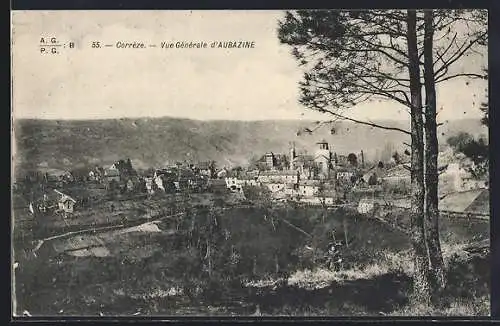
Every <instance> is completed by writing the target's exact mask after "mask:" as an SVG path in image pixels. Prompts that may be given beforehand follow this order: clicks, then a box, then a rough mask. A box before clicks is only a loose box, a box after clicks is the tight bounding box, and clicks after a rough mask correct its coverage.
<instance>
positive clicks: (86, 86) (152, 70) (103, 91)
mask: <svg viewBox="0 0 500 326" xmlns="http://www.w3.org/2000/svg"><path fill="white" fill-rule="evenodd" d="M12 15H13V17H12V24H13V27H12V33H13V37H12V39H13V41H12V42H13V54H12V55H13V69H12V72H13V107H14V108H13V109H14V117H16V118H44V119H105V118H121V117H159V116H172V117H183V118H191V119H201V120H212V119H228V120H266V119H320V118H321V117H324V116H323V115H320V114H316V113H313V112H312V111H310V110H307V109H305V108H303V107H302V106H301V105H300V104H298V98H299V91H298V82H299V81H300V80H301V79H302V72H301V70H300V69H299V67H298V65H297V62H296V61H295V59H294V58H293V57H292V56H291V54H290V48H289V47H288V46H286V45H280V44H279V41H278V39H277V20H278V19H280V18H281V17H282V15H283V12H282V11H229V10H226V11H31V12H30V11H16V12H13V14H12ZM52 36H55V37H57V38H58V39H59V41H60V42H62V43H65V42H70V41H73V42H75V44H76V46H75V48H74V49H68V48H60V51H61V53H60V54H57V55H48V54H45V55H42V54H40V46H39V42H40V38H41V37H52ZM240 40H241V41H254V42H255V48H254V49H232V50H227V49H210V48H208V49H161V48H160V47H159V44H160V42H162V41H167V42H169V41H174V42H175V41H205V42H207V43H208V42H211V41H240ZM92 41H100V42H101V43H102V44H113V45H114V44H115V43H116V42H117V41H123V42H133V41H141V42H144V43H146V44H153V43H154V44H158V47H157V48H146V49H117V48H116V47H110V48H103V49H93V48H92V47H91V43H92ZM486 60H487V58H486V56H485V57H484V58H483V59H482V60H479V59H478V58H477V57H476V58H472V57H471V58H468V59H467V61H464V62H463V65H464V66H471V67H473V66H479V65H481V64H482V63H483V62H485V61H486ZM485 87H487V85H486V82H484V81H481V82H471V83H470V85H468V86H467V85H466V83H465V81H464V80H456V81H450V82H448V83H446V84H445V85H444V86H443V87H439V88H438V107H443V111H442V112H441V113H440V115H439V118H440V120H444V119H455V118H479V117H480V116H481V113H480V111H479V110H478V107H479V104H480V102H481V101H482V100H483V94H484V88H485ZM473 93H475V94H476V96H475V97H474V96H473V95H472V94H473ZM473 103H474V105H473ZM464 111H465V112H466V114H464ZM349 116H351V117H353V118H363V119H370V120H376V119H408V116H407V113H406V112H405V111H404V109H402V108H401V107H399V106H398V105H396V104H394V103H392V102H372V103H365V104H362V105H359V106H358V107H356V108H354V109H353V110H351V111H350V114H349Z"/></svg>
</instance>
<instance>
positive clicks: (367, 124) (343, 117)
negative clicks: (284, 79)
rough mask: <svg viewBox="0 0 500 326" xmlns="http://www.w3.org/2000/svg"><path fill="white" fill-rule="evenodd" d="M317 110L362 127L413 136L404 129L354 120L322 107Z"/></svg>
mask: <svg viewBox="0 0 500 326" xmlns="http://www.w3.org/2000/svg"><path fill="white" fill-rule="evenodd" d="M316 109H317V110H318V111H320V112H322V113H329V114H331V115H333V116H335V117H338V118H341V119H344V120H348V121H352V122H355V123H359V124H362V125H366V126H370V127H375V128H379V129H384V130H392V131H399V132H402V133H404V134H406V135H411V133H410V132H409V131H408V130H404V129H401V128H397V127H387V126H382V125H379V124H376V123H373V122H367V121H362V120H357V119H353V118H350V117H347V116H345V115H342V114H339V113H336V112H333V111H332V110H328V109H325V108H322V107H317V108H316Z"/></svg>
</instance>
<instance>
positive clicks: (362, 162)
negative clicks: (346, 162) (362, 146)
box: [361, 150, 365, 167]
mask: <svg viewBox="0 0 500 326" xmlns="http://www.w3.org/2000/svg"><path fill="white" fill-rule="evenodd" d="M361 166H362V167H365V155H364V154H363V150H361Z"/></svg>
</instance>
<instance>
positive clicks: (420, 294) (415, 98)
mask: <svg viewBox="0 0 500 326" xmlns="http://www.w3.org/2000/svg"><path fill="white" fill-rule="evenodd" d="M416 22H417V15H416V11H415V10H408V16H407V25H408V32H407V41H408V56H409V59H410V60H409V67H408V68H409V69H408V70H409V77H410V94H411V104H412V108H411V210H410V221H411V223H410V224H411V231H410V232H411V243H412V247H413V255H414V257H413V258H414V259H413V262H414V275H413V292H414V293H413V295H414V297H415V299H417V300H418V301H419V302H421V303H428V302H429V301H428V300H429V294H430V286H429V277H428V274H429V268H428V266H429V260H428V256H427V248H426V243H425V229H424V180H423V179H424V177H423V172H424V171H423V170H424V169H423V168H424V163H423V132H422V129H423V126H422V125H423V121H422V120H423V119H422V93H421V88H422V85H421V82H420V67H419V66H420V64H419V58H418V48H417V33H416Z"/></svg>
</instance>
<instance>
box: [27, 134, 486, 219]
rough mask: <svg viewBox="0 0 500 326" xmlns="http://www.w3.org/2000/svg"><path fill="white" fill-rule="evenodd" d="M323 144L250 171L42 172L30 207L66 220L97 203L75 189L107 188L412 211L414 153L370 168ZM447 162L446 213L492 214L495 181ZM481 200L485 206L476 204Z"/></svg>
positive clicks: (210, 167) (181, 166) (115, 167)
mask: <svg viewBox="0 0 500 326" xmlns="http://www.w3.org/2000/svg"><path fill="white" fill-rule="evenodd" d="M316 145H317V148H316V151H315V153H314V154H313V155H311V154H304V153H301V154H298V150H297V149H296V148H295V145H294V144H290V150H289V153H288V154H282V153H273V152H268V153H265V154H263V155H262V156H261V158H260V159H259V160H257V161H255V162H252V163H250V164H249V165H248V166H246V167H233V168H229V167H217V165H216V163H215V162H214V161H205V162H196V163H190V162H186V161H185V162H176V163H175V164H172V165H170V166H166V167H161V168H156V169H153V168H150V169H148V170H139V171H138V170H136V169H134V167H133V166H132V162H131V160H130V159H126V160H119V161H117V162H115V163H113V164H112V165H110V166H108V167H100V166H95V167H94V168H92V169H75V170H72V171H65V170H59V169H45V170H41V171H36V172H32V173H30V174H28V175H26V176H25V180H24V184H38V185H39V189H38V190H41V191H38V192H37V193H38V194H40V195H35V194H34V192H33V190H31V199H30V201H29V210H30V212H31V213H32V214H36V213H44V214H48V213H50V212H60V213H62V214H63V215H64V216H65V217H67V216H70V215H71V214H72V213H73V212H74V211H75V210H78V209H84V208H85V207H86V206H88V202H89V201H90V200H91V199H89V198H88V197H86V196H81V192H79V191H76V192H75V194H70V193H67V192H66V191H65V189H67V188H68V186H71V185H74V184H78V185H80V186H83V187H97V188H101V189H105V191H106V193H107V195H110V196H115V197H116V196H124V195H125V196H127V195H128V196H129V197H130V196H132V195H134V196H139V197H138V198H142V197H140V196H146V197H151V196H158V195H161V194H176V193H218V194H220V193H232V194H236V195H238V196H240V198H245V199H252V198H250V197H252V196H251V195H250V193H253V194H255V193H258V194H260V195H261V196H260V198H266V199H267V200H269V201H271V202H280V203H283V202H292V203H297V204H304V205H319V206H326V207H331V206H338V205H349V206H353V207H356V208H357V210H358V212H359V213H367V212H369V211H372V210H373V209H374V207H376V206H377V205H379V204H384V203H385V204H387V203H388V202H389V203H391V205H395V206H399V207H404V208H409V190H410V181H411V180H410V165H409V162H408V161H409V160H408V157H409V156H408V155H406V154H399V153H398V152H394V154H393V155H392V158H391V159H390V160H389V161H388V162H382V161H379V162H371V163H367V162H365V157H364V153H363V151H362V150H361V151H360V152H359V153H349V154H348V155H343V154H338V153H336V152H334V151H333V150H332V147H331V144H329V143H328V142H327V141H326V140H321V141H319V142H317V144H316ZM440 157H441V161H442V162H441V165H440V167H439V169H440V175H439V178H440V188H439V193H440V209H441V210H443V211H449V212H456V213H465V212H469V211H470V212H472V213H478V214H484V215H487V214H489V209H488V205H487V203H488V182H487V180H477V179H475V178H473V177H472V175H471V174H470V173H469V172H468V171H467V170H466V167H465V166H464V164H465V163H463V162H464V160H463V158H462V159H461V158H460V157H459V158H458V159H457V158H456V155H454V154H453V153H451V152H450V151H448V152H443V153H442V154H441V156H440ZM468 164H470V163H468ZM69 188H70V187H69ZM262 195H263V196H262ZM253 197H255V196H253ZM464 198H466V200H465V202H464ZM457 199H459V200H457ZM476 200H477V201H478V202H481V203H483V205H480V204H478V203H475V202H476ZM458 203H460V205H459V204H458ZM478 210H479V211H478Z"/></svg>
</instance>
